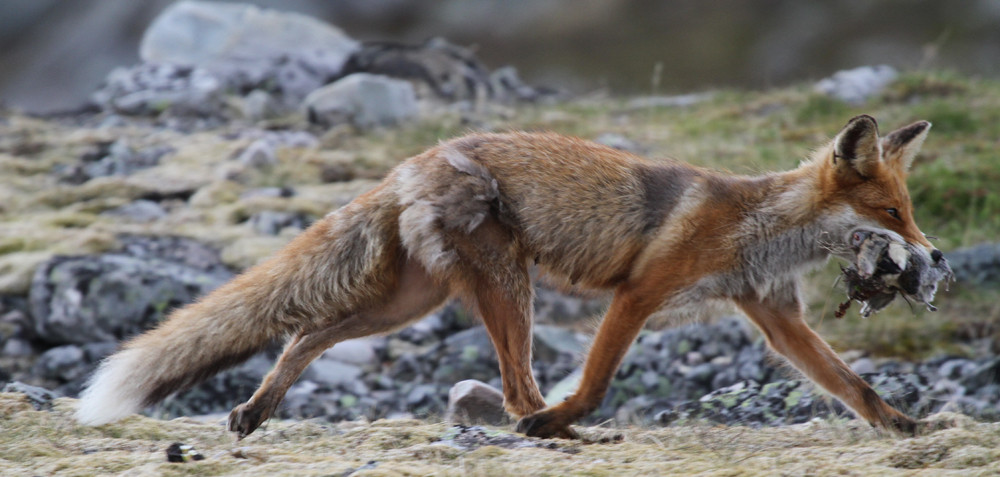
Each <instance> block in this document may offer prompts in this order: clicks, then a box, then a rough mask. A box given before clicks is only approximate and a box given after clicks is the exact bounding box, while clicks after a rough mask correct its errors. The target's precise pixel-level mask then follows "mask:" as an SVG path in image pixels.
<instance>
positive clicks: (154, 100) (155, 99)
mask: <svg viewBox="0 0 1000 477" xmlns="http://www.w3.org/2000/svg"><path fill="white" fill-rule="evenodd" d="M225 86H226V85H225V84H224V83H223V81H222V80H221V79H220V78H219V77H218V76H216V75H215V74H213V73H211V72H209V71H208V70H206V69H203V68H192V67H190V66H178V65H173V64H157V63H142V64H139V65H135V66H131V67H121V68H115V69H114V70H112V71H111V73H109V74H108V76H107V78H106V79H105V80H104V84H103V85H102V86H101V87H100V88H99V89H98V90H97V91H95V92H94V94H93V95H92V100H93V101H94V103H96V104H97V105H99V106H101V107H102V108H104V109H105V110H108V111H113V112H116V113H121V114H126V115H158V114H161V113H164V112H168V113H172V114H174V115H216V116H218V115H222V114H223V113H224V104H225V101H224V97H225Z"/></svg>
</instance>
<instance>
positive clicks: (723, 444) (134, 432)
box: [0, 394, 1000, 477]
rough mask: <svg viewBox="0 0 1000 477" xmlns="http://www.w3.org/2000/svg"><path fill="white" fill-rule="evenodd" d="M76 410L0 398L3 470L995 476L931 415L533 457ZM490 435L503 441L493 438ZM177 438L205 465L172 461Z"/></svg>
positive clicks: (358, 431)
mask: <svg viewBox="0 0 1000 477" xmlns="http://www.w3.org/2000/svg"><path fill="white" fill-rule="evenodd" d="M75 405H76V404H75V400H72V399H58V400H56V401H55V403H54V406H53V408H52V410H51V411H36V410H35V409H34V408H33V407H32V406H31V405H30V404H29V403H28V402H27V400H26V398H25V397H24V396H23V395H20V394H0V424H2V426H3V429H4V432H2V433H0V474H2V475H5V476H12V477H13V476H28V475H60V476H63V475H65V476H92V475H168V476H171V475H177V476H181V475H199V476H202V475H204V476H214V475H247V476H252V475H267V476H284V475H295V476H301V475H347V474H349V473H351V472H355V473H353V474H351V475H371V476H374V475H380V476H412V475H463V476H479V475H482V476H491V475H511V474H516V475H587V476H615V475H622V474H625V475H676V474H685V475H686V474H697V475H718V476H753V475H777V474H779V473H783V474H785V475H889V476H892V475H908V476H920V475H928V476H930V475H935V476H938V475H956V476H958V475H961V476H966V475H990V474H995V473H996V472H1000V450H998V449H1000V424H998V423H993V424H984V423H975V422H972V421H970V420H969V419H967V418H964V417H962V416H958V415H945V414H942V415H938V416H934V417H933V418H934V420H935V422H938V423H940V424H941V425H940V426H936V427H935V428H940V429H938V430H935V431H932V432H927V433H925V434H924V435H921V436H919V437H914V438H900V437H893V436H886V435H880V434H878V433H877V432H875V431H874V430H872V429H870V428H869V427H868V426H867V425H864V424H862V423H860V422H858V421H843V420H836V421H813V422H810V423H808V424H803V425H795V426H787V427H781V428H765V429H750V428H747V427H740V426H735V427H725V426H715V425H709V424H706V423H701V422H687V423H685V424H684V425H682V426H672V427H666V428H660V429H638V428H633V427H629V428H624V429H615V430H608V429H602V428H599V427H588V428H579V430H580V431H581V433H582V434H583V436H584V437H585V438H586V439H589V440H590V441H592V442H593V441H599V440H601V439H605V440H606V441H607V439H608V438H612V437H613V436H620V438H612V439H610V441H609V442H605V443H602V444H596V443H589V444H588V443H585V442H577V441H566V440H560V439H552V440H544V441H542V440H531V439H529V440H526V441H525V442H527V443H528V444H530V445H532V446H531V447H519V448H518V447H514V448H506V447H498V446H494V445H486V446H482V447H478V448H462V447H456V446H454V445H451V444H448V443H447V439H448V438H449V436H454V434H455V432H454V429H453V428H450V427H449V426H448V425H447V424H444V423H440V422H424V421H415V420H380V421H375V422H363V421H358V422H342V423H337V424H328V423H322V422H319V421H315V420H314V421H304V422H294V421H271V422H270V423H268V425H267V426H266V428H263V429H260V430H258V431H257V432H256V433H255V434H253V435H251V436H250V437H248V438H247V439H245V440H243V441H236V440H234V439H233V437H232V436H231V435H230V434H229V433H228V432H226V431H225V429H224V426H223V425H222V424H221V423H200V422H196V421H193V420H191V419H185V418H181V419H175V420H173V421H159V420H155V419H150V418H147V417H141V416H135V417H130V418H128V419H125V420H124V421H121V422H119V423H116V424H111V425H105V426H100V427H83V426H79V425H77V424H75V422H74V421H73V420H72V418H71V413H72V412H73V409H74V407H75ZM489 433H490V434H492V435H505V434H509V433H511V429H509V428H491V429H490V431H489ZM173 442H181V443H184V444H188V445H191V446H193V447H194V448H195V449H196V450H197V451H198V452H200V453H201V454H202V455H203V456H204V457H205V459H204V460H199V461H189V462H186V463H169V462H167V460H166V449H167V447H169V446H170V445H171V444H172V443H173Z"/></svg>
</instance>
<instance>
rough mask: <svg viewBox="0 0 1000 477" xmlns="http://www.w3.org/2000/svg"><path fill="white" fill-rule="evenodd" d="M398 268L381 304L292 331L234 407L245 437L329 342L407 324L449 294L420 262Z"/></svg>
mask: <svg viewBox="0 0 1000 477" xmlns="http://www.w3.org/2000/svg"><path fill="white" fill-rule="evenodd" d="M398 273H399V276H398V282H397V284H396V287H395V288H394V289H393V290H392V292H390V293H389V294H388V295H387V296H386V298H385V300H384V301H382V302H380V303H379V304H378V306H377V307H376V308H373V309H370V310H366V311H362V312H360V313H356V314H354V315H351V316H347V317H343V318H340V319H337V320H335V321H334V322H333V323H331V324H330V325H329V326H327V327H325V328H321V329H318V330H313V331H307V332H302V333H300V334H298V335H296V336H295V337H293V338H292V340H291V341H290V342H289V344H288V345H287V346H286V347H285V351H284V352H283V353H282V355H281V357H280V358H279V359H278V362H277V364H276V365H275V367H274V369H273V370H271V372H270V373H268V374H267V376H266V377H264V381H263V382H262V383H261V385H260V387H259V388H258V389H257V391H256V392H255V393H254V394H253V396H252V397H251V398H250V399H249V400H248V401H247V402H245V403H243V404H240V405H239V406H236V408H234V409H233V411H232V412H231V413H230V415H229V430H230V431H233V432H235V433H237V435H238V436H239V438H241V439H242V438H243V437H246V436H247V435H249V434H250V433H252V432H253V431H254V430H255V429H257V428H258V427H259V426H260V425H261V424H262V423H263V422H264V421H266V420H268V419H270V417H271V416H272V415H273V413H274V411H275V409H277V407H278V404H280V403H281V400H282V399H283V398H284V397H285V393H286V392H288V388H290V387H291V386H292V384H294V383H295V381H296V380H297V379H298V377H299V376H300V375H301V374H302V372H303V371H305V369H306V367H307V366H309V363H311V362H312V361H313V360H314V359H316V358H317V357H319V355H321V354H323V351H325V350H326V349H327V348H329V347H331V346H333V345H334V344H336V343H338V342H340V341H344V340H348V339H352V338H360V337H363V336H368V335H372V334H376V333H385V332H389V331H392V330H394V329H396V328H399V327H402V326H404V325H406V324H407V323H409V322H411V321H413V320H416V319H418V318H420V317H422V316H424V315H426V314H428V313H430V312H431V311H433V310H434V309H435V308H437V307H439V306H441V304H443V303H444V301H445V300H446V299H447V298H448V295H449V293H448V289H447V287H445V286H442V285H439V284H437V282H436V281H435V280H434V279H433V278H432V277H430V276H429V275H428V274H427V272H426V271H425V270H424V268H423V267H422V266H420V265H419V264H417V263H416V262H412V261H409V260H405V261H403V264H402V265H401V266H400V268H399V272H398Z"/></svg>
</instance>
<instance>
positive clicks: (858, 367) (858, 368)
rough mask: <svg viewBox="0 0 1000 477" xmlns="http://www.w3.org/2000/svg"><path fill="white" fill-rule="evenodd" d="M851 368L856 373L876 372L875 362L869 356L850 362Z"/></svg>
mask: <svg viewBox="0 0 1000 477" xmlns="http://www.w3.org/2000/svg"><path fill="white" fill-rule="evenodd" d="M851 369H852V370H853V371H854V372H855V373H857V374H868V373H874V372H876V369H875V362H873V361H872V360H871V359H869V358H861V359H858V360H855V361H854V362H853V363H851Z"/></svg>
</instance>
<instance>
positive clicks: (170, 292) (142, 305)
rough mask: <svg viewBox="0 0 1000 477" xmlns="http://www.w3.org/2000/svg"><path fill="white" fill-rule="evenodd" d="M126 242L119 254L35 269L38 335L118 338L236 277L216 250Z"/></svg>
mask: <svg viewBox="0 0 1000 477" xmlns="http://www.w3.org/2000/svg"><path fill="white" fill-rule="evenodd" d="M143 241H145V242H143ZM124 242H125V246H124V249H123V250H122V251H120V252H117V253H108V254H102V255H93V256H79V257H66V256H57V257H54V258H52V259H51V260H49V261H48V262H45V263H44V264H42V265H41V266H40V267H38V269H37V270H36V272H35V276H34V278H33V279H32V285H31V290H30V294H29V297H30V303H31V314H32V316H33V318H34V320H35V331H36V333H37V335H38V336H39V338H40V339H42V340H44V341H45V342H48V343H52V344H83V343H90V342H114V341H118V340H121V339H123V338H125V337H128V336H131V335H134V334H136V333H139V332H141V331H144V330H145V329H147V328H149V327H151V326H153V325H155V324H156V323H157V322H159V321H160V320H161V319H162V318H163V317H164V316H165V314H166V313H167V312H169V311H170V310H171V309H173V308H175V307H178V306H182V305H185V304H187V303H190V302H192V301H194V300H195V299H196V298H197V297H199V296H201V295H203V294H204V293H206V292H208V291H210V290H212V289H214V288H215V287H217V286H219V285H221V284H222V283H224V282H226V281H228V280H229V279H230V278H232V276H233V274H232V273H231V272H230V271H229V270H227V269H226V268H225V267H223V266H222V265H221V263H220V262H219V259H218V255H217V254H216V253H215V252H213V251H211V250H210V249H207V247H204V246H202V245H200V244H197V243H196V242H193V241H190V240H186V239H174V238H166V239H136V240H131V239H126V240H124ZM171 246H173V247H174V249H173V250H169V248H170V247H171ZM177 254H180V255H181V257H182V258H178V257H177ZM205 260H209V261H208V262H205ZM198 261H201V263H196V262H198Z"/></svg>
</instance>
